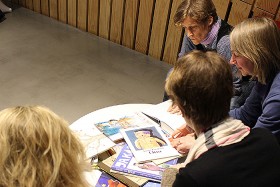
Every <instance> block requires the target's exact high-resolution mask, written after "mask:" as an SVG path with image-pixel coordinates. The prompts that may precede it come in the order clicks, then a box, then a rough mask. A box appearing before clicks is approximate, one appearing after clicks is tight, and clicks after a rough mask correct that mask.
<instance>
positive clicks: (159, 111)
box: [142, 100, 186, 130]
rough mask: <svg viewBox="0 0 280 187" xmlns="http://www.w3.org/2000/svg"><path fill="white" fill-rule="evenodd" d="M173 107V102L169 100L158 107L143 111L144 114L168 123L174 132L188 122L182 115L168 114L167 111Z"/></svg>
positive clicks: (154, 106)
mask: <svg viewBox="0 0 280 187" xmlns="http://www.w3.org/2000/svg"><path fill="white" fill-rule="evenodd" d="M171 105H172V101H171V100H168V101H165V102H162V103H159V104H157V105H153V106H151V107H148V108H147V109H144V110H142V112H143V113H145V114H148V115H150V116H152V117H156V118H158V119H159V120H160V121H162V122H164V123H166V124H167V125H168V126H169V127H170V128H172V129H173V130H175V129H177V128H179V127H181V126H182V125H184V124H185V123H186V122H185V120H184V118H183V117H182V115H178V114H171V113H170V112H167V109H168V108H169V107H170V106H171Z"/></svg>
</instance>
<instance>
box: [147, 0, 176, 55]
mask: <svg viewBox="0 0 280 187" xmlns="http://www.w3.org/2000/svg"><path fill="white" fill-rule="evenodd" d="M170 2H171V1H170V0H157V1H156V4H155V11H154V18H153V25H152V33H151V40H150V46H149V55H150V56H152V57H155V58H157V59H161V57H162V54H163V48H164V42H165V41H164V40H165V33H166V29H167V20H168V13H169V8H170V4H171V3H170Z"/></svg>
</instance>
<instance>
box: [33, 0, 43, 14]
mask: <svg viewBox="0 0 280 187" xmlns="http://www.w3.org/2000/svg"><path fill="white" fill-rule="evenodd" d="M33 8H34V11H35V12H39V13H41V1H40V0H33Z"/></svg>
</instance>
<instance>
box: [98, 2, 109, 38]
mask: <svg viewBox="0 0 280 187" xmlns="http://www.w3.org/2000/svg"><path fill="white" fill-rule="evenodd" d="M99 3H100V9H99V11H100V16H99V36H101V37H102V38H105V39H109V32H110V17H111V0H100V2H99Z"/></svg>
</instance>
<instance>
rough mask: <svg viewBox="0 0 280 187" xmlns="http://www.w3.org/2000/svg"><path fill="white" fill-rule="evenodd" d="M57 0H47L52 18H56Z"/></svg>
mask: <svg viewBox="0 0 280 187" xmlns="http://www.w3.org/2000/svg"><path fill="white" fill-rule="evenodd" d="M57 1H58V0H49V2H50V17H51V18H54V19H58V5H57Z"/></svg>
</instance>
